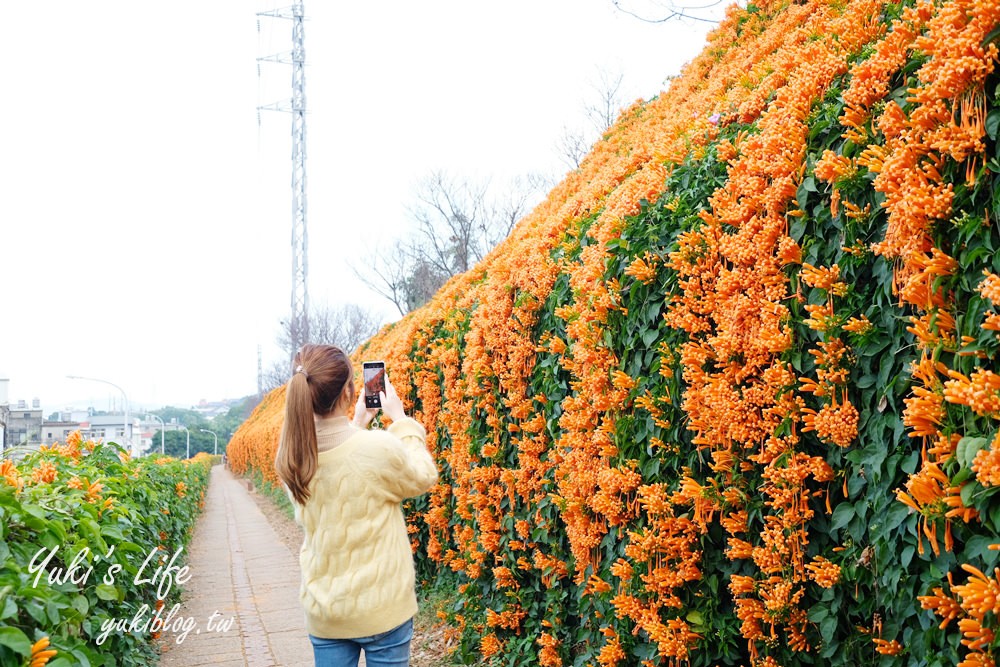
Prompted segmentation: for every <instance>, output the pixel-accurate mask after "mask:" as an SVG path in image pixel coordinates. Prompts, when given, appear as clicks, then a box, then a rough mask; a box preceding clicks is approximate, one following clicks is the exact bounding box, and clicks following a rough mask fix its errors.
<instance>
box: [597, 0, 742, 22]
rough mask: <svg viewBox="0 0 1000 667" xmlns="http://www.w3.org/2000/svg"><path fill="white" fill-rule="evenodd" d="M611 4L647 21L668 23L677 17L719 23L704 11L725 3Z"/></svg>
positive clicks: (653, 0) (616, 0) (642, 0)
mask: <svg viewBox="0 0 1000 667" xmlns="http://www.w3.org/2000/svg"><path fill="white" fill-rule="evenodd" d="M611 4H613V5H614V6H615V9H617V10H618V11H620V12H623V13H625V14H628V15H629V16H632V17H634V18H637V19H639V20H640V21H644V22H646V23H666V22H667V21H672V20H675V19H676V20H680V19H693V20H695V21H705V22H706V23H718V20H716V19H712V18H707V17H706V16H705V15H704V12H705V11H706V10H708V9H710V8H712V7H718V6H719V5H721V4H723V3H722V0H706V1H705V2H703V3H700V4H694V5H685V4H678V3H676V2H672V1H671V0H611Z"/></svg>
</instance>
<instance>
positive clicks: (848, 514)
mask: <svg viewBox="0 0 1000 667" xmlns="http://www.w3.org/2000/svg"><path fill="white" fill-rule="evenodd" d="M853 518H854V506H853V505H850V504H848V503H841V504H839V505H837V509H835V510H833V517H832V518H831V519H830V528H831V529H833V530H836V529H838V528H843V527H844V526H846V525H847V524H848V523H850V521H851V519H853Z"/></svg>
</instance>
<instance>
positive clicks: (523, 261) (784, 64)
mask: <svg viewBox="0 0 1000 667" xmlns="http://www.w3.org/2000/svg"><path fill="white" fill-rule="evenodd" d="M998 26H1000V0H937V1H924V0H920V1H918V2H912V1H904V2H899V3H891V2H884V1H880V0H853V1H847V0H824V1H819V0H806V1H803V2H796V3H787V2H752V3H750V4H748V5H747V6H746V7H745V8H738V7H734V8H732V9H731V10H730V11H729V12H728V14H727V17H726V18H725V20H724V21H723V22H722V23H721V24H720V25H719V27H718V28H717V29H716V30H715V31H714V32H713V33H712V34H711V36H710V38H709V41H708V44H707V45H706V47H705V49H704V51H703V52H702V53H701V55H699V56H698V57H697V58H696V59H695V60H694V61H692V62H691V63H689V64H688V66H687V67H686V68H685V69H684V71H683V73H682V74H681V75H680V76H679V77H677V78H675V79H673V80H672V81H671V82H670V85H669V88H668V90H666V91H665V92H663V93H662V94H661V95H659V96H658V97H656V98H654V99H651V100H648V101H640V102H637V103H635V104H634V105H632V106H631V107H630V108H628V109H626V110H625V111H624V112H623V113H622V114H621V116H620V118H619V120H618V122H617V123H616V124H615V125H614V126H613V127H612V128H611V129H610V130H609V131H608V132H607V134H606V135H605V136H604V138H603V139H602V140H601V141H599V142H598V143H597V144H596V145H595V146H594V148H593V150H592V152H591V153H590V155H589V156H588V157H587V158H586V160H585V161H584V162H583V163H582V164H581V166H580V168H579V169H577V170H575V171H573V172H571V173H570V174H568V175H567V176H566V178H565V180H564V181H563V182H562V183H560V184H559V185H558V186H557V187H556V188H555V189H554V190H553V191H552V192H551V193H550V194H549V196H548V198H547V199H546V200H545V202H544V203H542V204H541V205H540V206H538V207H537V208H536V209H535V210H534V211H533V212H532V213H531V214H530V215H529V216H528V217H526V218H525V219H524V220H522V221H521V222H520V223H519V224H518V225H517V226H516V227H515V229H514V231H513V233H512V234H511V236H510V237H509V238H508V239H507V240H506V241H505V242H504V243H503V244H501V245H500V246H499V247H498V248H496V250H495V251H493V252H492V253H491V254H490V255H489V256H488V257H487V258H486V259H485V260H484V261H483V262H481V263H480V264H479V265H478V266H476V267H475V268H474V269H472V270H471V271H469V272H468V273H466V274H464V275H462V276H459V277H457V278H454V279H453V280H452V281H451V282H449V283H448V284H447V285H445V287H444V288H443V289H442V290H441V291H440V292H439V293H438V294H437V295H436V297H435V298H434V299H433V300H432V301H431V302H430V303H429V304H428V305H427V306H425V307H423V308H421V309H420V310H418V311H416V312H413V313H411V314H410V315H408V316H407V317H405V318H404V319H402V320H401V321H399V322H397V323H395V324H394V325H391V326H389V327H386V328H385V329H384V330H383V331H382V332H381V333H380V334H379V335H378V336H377V337H376V338H375V339H373V340H371V341H370V342H369V343H368V344H367V345H366V346H365V347H364V348H363V349H362V350H361V351H360V352H359V353H358V358H357V361H358V363H359V364H360V361H361V359H362V358H364V359H369V358H381V359H385V361H386V363H387V367H388V369H389V373H390V375H391V377H392V378H393V382H394V383H395V384H396V386H397V387H399V388H400V391H401V394H405V399H406V401H407V405H408V408H409V409H410V410H412V412H413V413H414V414H415V415H416V417H417V418H418V419H419V420H421V421H422V422H423V423H424V424H425V425H426V426H427V428H428V431H429V434H430V440H429V446H430V447H431V449H432V451H433V452H434V453H435V455H436V457H437V459H438V462H439V466H440V470H441V483H440V484H439V485H438V486H437V487H436V488H435V489H434V490H433V491H432V492H431V493H430V494H429V495H428V496H425V497H423V498H421V499H418V500H417V501H413V502H411V503H410V507H409V510H410V511H409V519H408V520H409V522H410V527H411V533H412V537H413V544H414V547H415V550H416V554H417V562H418V568H419V572H420V574H421V577H422V579H423V580H424V581H425V582H426V583H427V584H428V585H439V586H443V587H445V588H446V589H450V590H452V591H453V592H454V601H453V603H451V604H449V605H448V607H447V608H446V609H445V611H444V613H443V616H445V617H446V620H447V621H448V623H449V625H450V627H451V630H452V632H453V634H454V636H455V639H456V645H457V653H456V659H458V660H459V661H462V662H465V663H468V664H473V663H475V664H490V665H514V664H525V665H527V664H539V665H543V666H547V667H553V666H557V665H566V666H569V665H604V666H610V665H637V664H642V665H661V664H669V665H678V664H680V665H696V666H706V667H707V666H710V665H744V666H746V667H751V666H753V667H778V666H782V667H792V666H796V665H818V664H823V665H858V664H874V665H961V666H962V667H973V666H983V665H994V664H995V662H994V653H995V652H996V651H995V648H994V647H995V646H996V645H997V642H995V641H994V640H995V633H996V631H997V627H998V625H1000V621H998V617H1000V569H995V568H996V567H997V565H998V559H1000V558H998V557H1000V554H998V551H997V549H998V548H1000V495H998V493H997V491H998V488H1000V436H998V419H1000V374H998V373H997V372H996V371H997V370H998V369H997V363H998V362H997V359H998V350H1000V340H998V335H997V334H998V331H1000V275H998V274H1000V253H998V252H997V250H998V249H1000V233H998V228H997V224H998V218H1000V160H998V158H997V141H996V140H997V134H998V129H1000V97H998V94H1000V91H998V84H1000V76H998V74H997V73H996V72H995V64H996V61H997V46H996V42H997V41H998V40H1000V30H998ZM281 409H282V394H281V392H280V391H279V392H277V393H275V394H272V395H271V396H270V397H269V398H268V400H267V401H265V402H264V403H263V404H262V406H261V408H260V409H259V410H258V412H257V413H256V414H255V415H254V416H253V417H251V419H250V420H249V421H248V422H247V423H246V424H245V425H244V427H243V428H242V429H241V431H240V432H239V433H238V434H237V436H236V437H235V438H234V439H233V442H232V444H231V445H230V448H229V455H230V459H231V461H232V462H233V464H234V466H236V467H237V468H240V469H244V470H245V469H248V468H251V467H253V468H257V469H259V470H260V471H261V472H263V473H264V474H265V476H268V475H269V476H271V477H272V478H273V474H274V473H273V470H271V467H270V463H271V462H272V461H273V456H274V448H275V447H276V444H277V436H278V433H279V431H280V422H281V412H280V411H281Z"/></svg>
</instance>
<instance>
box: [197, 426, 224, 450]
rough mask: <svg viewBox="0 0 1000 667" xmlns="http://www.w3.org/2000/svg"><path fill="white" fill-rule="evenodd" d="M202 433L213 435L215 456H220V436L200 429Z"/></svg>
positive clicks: (205, 429)
mask: <svg viewBox="0 0 1000 667" xmlns="http://www.w3.org/2000/svg"><path fill="white" fill-rule="evenodd" d="M198 430H199V431H201V432H202V433H211V434H212V437H213V438H215V455H216V456H218V455H219V436H217V435H215V431H209V430H208V429H207V428H200V429H198Z"/></svg>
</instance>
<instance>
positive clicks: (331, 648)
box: [309, 618, 413, 667]
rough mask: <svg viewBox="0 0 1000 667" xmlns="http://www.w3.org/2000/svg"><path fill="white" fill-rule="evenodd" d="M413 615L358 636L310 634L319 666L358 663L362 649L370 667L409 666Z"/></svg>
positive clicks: (354, 666)
mask: <svg viewBox="0 0 1000 667" xmlns="http://www.w3.org/2000/svg"><path fill="white" fill-rule="evenodd" d="M411 639H413V619H412V618H411V619H410V620H408V621H407V622H405V623H403V624H402V625H400V626H399V627H397V628H393V629H392V630H389V631H388V632H383V633H382V634H378V635H374V636H372V637H359V638H358V639H321V638H320V637H313V636H312V635H309V641H311V642H312V645H313V655H314V656H315V658H316V667H357V665H358V658H359V657H360V656H361V649H364V650H365V664H366V665H368V667H407V666H408V665H409V664H410V640H411Z"/></svg>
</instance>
